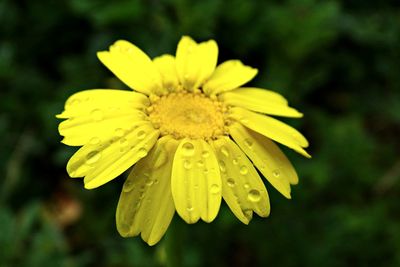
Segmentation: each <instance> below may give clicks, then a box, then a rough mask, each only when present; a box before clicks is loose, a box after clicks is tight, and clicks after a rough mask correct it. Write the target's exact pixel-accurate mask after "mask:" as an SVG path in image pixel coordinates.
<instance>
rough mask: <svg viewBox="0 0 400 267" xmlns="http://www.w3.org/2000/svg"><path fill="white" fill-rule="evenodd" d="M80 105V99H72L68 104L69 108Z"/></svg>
mask: <svg viewBox="0 0 400 267" xmlns="http://www.w3.org/2000/svg"><path fill="white" fill-rule="evenodd" d="M79 103H81V101H80V100H79V99H78V98H74V99H71V101H69V102H68V106H71V107H72V106H75V105H78V104H79Z"/></svg>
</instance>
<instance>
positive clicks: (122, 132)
mask: <svg viewBox="0 0 400 267" xmlns="http://www.w3.org/2000/svg"><path fill="white" fill-rule="evenodd" d="M114 132H115V135H116V136H118V137H121V136H123V135H124V133H125V131H124V130H123V129H122V128H117V129H115V131H114Z"/></svg>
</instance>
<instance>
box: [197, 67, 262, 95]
mask: <svg viewBox="0 0 400 267" xmlns="http://www.w3.org/2000/svg"><path fill="white" fill-rule="evenodd" d="M257 72H258V70H257V69H254V68H252V67H249V66H246V65H243V63H242V62H241V61H240V60H228V61H225V62H223V63H222V64H220V65H219V66H218V67H217V68H216V69H215V71H214V73H213V75H212V76H211V77H210V79H209V80H208V81H207V82H206V83H205V84H204V86H203V91H204V92H205V93H206V94H219V93H222V92H225V91H229V90H233V89H236V88H238V87H239V86H241V85H243V84H245V83H247V82H248V81H250V80H252V79H253V78H254V76H256V75H257Z"/></svg>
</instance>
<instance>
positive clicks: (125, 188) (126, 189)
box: [122, 180, 134, 192]
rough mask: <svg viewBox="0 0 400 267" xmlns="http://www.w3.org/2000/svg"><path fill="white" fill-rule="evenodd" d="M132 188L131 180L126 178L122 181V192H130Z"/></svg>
mask: <svg viewBox="0 0 400 267" xmlns="http://www.w3.org/2000/svg"><path fill="white" fill-rule="evenodd" d="M133 188H134V183H133V182H132V181H131V180H126V182H125V183H124V186H123V187H122V190H123V191H124V192H130V191H132V189H133Z"/></svg>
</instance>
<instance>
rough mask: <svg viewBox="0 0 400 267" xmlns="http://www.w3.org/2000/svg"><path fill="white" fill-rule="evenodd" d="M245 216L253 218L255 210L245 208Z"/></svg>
mask: <svg viewBox="0 0 400 267" xmlns="http://www.w3.org/2000/svg"><path fill="white" fill-rule="evenodd" d="M243 214H244V216H246V218H247V219H249V220H251V218H252V217H253V211H252V210H251V209H245V210H243Z"/></svg>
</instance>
